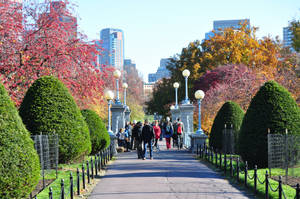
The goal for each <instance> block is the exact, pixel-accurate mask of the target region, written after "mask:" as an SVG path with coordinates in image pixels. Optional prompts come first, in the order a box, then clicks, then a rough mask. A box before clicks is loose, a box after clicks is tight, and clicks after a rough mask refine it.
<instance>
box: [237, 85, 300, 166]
mask: <svg viewBox="0 0 300 199" xmlns="http://www.w3.org/2000/svg"><path fill="white" fill-rule="evenodd" d="M268 128H269V129H270V130H271V133H274V134H283V133H285V129H288V132H289V133H290V134H300V109H299V107H298V105H297V104H296V102H295V100H294V99H293V98H292V96H291V94H290V93H289V92H288V91H287V90H286V89H285V88H283V87H282V86H281V85H279V84H278V83H277V82H275V81H269V82H266V83H265V84H264V85H263V86H262V87H261V88H260V90H259V91H258V92H257V93H256V95H255V96H254V98H253V99H252V101H251V103H250V106H249V108H248V110H247V112H246V114H245V117H244V120H243V123H242V126H241V131H240V136H239V145H238V146H239V152H240V154H241V156H242V158H243V160H245V161H248V163H249V165H250V166H254V165H257V166H259V167H267V166H268V141H267V133H268Z"/></svg>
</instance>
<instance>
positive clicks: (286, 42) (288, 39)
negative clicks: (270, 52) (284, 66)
mask: <svg viewBox="0 0 300 199" xmlns="http://www.w3.org/2000/svg"><path fill="white" fill-rule="evenodd" d="M292 38H293V34H292V31H291V30H290V27H284V28H283V46H284V47H290V49H291V50H293V48H292V42H293V41H292Z"/></svg>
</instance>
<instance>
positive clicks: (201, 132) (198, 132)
mask: <svg viewBox="0 0 300 199" xmlns="http://www.w3.org/2000/svg"><path fill="white" fill-rule="evenodd" d="M196 134H204V131H203V130H202V129H198V130H197V131H196Z"/></svg>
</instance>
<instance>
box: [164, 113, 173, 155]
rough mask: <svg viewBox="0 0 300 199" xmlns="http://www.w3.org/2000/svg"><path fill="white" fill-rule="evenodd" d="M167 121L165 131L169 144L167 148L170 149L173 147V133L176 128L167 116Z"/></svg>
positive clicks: (167, 143)
mask: <svg viewBox="0 0 300 199" xmlns="http://www.w3.org/2000/svg"><path fill="white" fill-rule="evenodd" d="M166 120H167V121H166V123H165V125H164V131H165V135H164V136H165V139H166V145H167V149H168V150H169V149H170V148H171V137H172V135H173V132H174V129H173V125H172V123H171V121H170V118H169V117H167V118H166Z"/></svg>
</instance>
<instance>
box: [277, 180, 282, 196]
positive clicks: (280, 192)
mask: <svg viewBox="0 0 300 199" xmlns="http://www.w3.org/2000/svg"><path fill="white" fill-rule="evenodd" d="M278 194H279V199H281V198H282V180H281V176H279V180H278Z"/></svg>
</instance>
